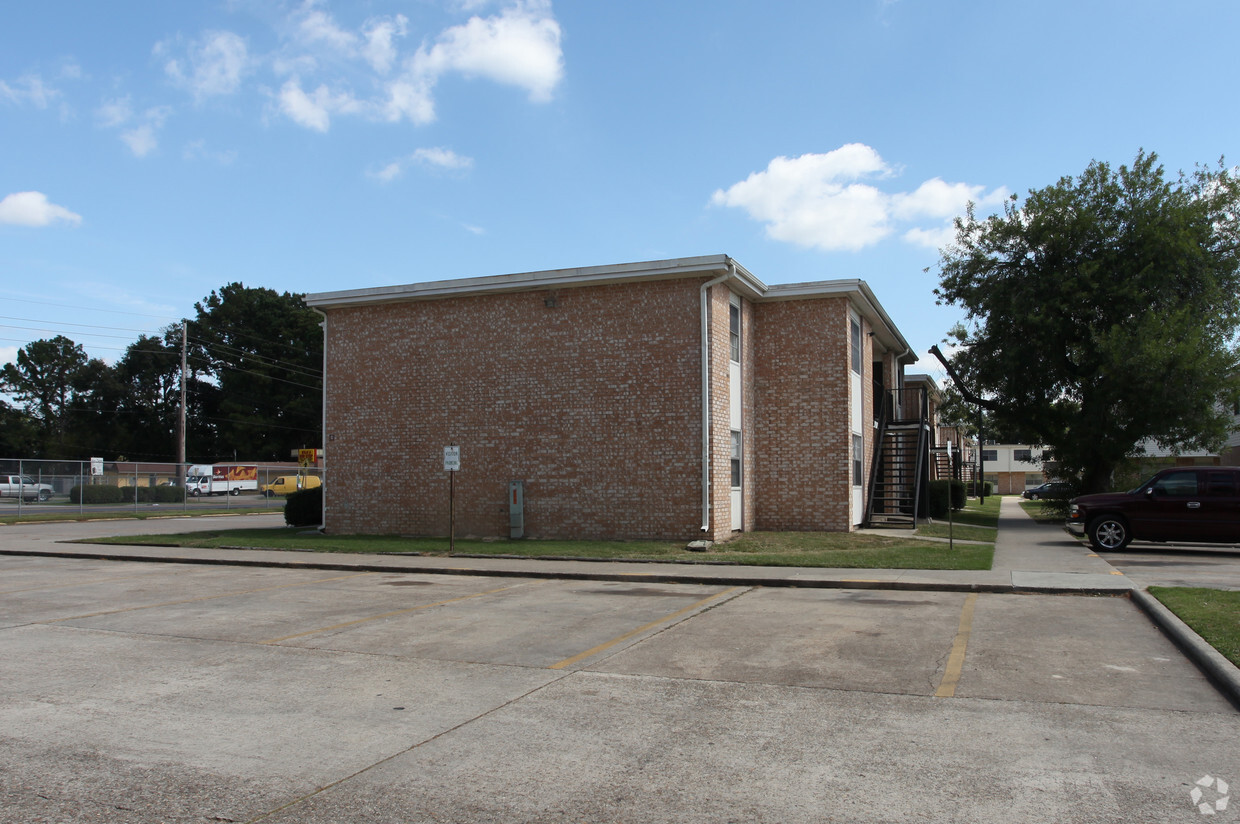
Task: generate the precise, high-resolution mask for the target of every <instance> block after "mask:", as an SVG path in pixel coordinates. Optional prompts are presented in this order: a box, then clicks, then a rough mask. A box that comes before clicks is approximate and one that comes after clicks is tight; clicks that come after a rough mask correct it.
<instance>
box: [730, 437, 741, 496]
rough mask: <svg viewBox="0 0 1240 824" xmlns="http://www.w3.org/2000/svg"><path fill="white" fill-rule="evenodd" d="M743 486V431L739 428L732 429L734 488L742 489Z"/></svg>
mask: <svg viewBox="0 0 1240 824" xmlns="http://www.w3.org/2000/svg"><path fill="white" fill-rule="evenodd" d="M740 486H741V433H740V431H739V430H736V429H733V430H732V488H733V489H740Z"/></svg>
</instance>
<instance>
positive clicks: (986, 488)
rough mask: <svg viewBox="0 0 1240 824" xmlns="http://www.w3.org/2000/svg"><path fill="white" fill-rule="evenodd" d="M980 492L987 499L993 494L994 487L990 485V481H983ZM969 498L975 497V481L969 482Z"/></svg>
mask: <svg viewBox="0 0 1240 824" xmlns="http://www.w3.org/2000/svg"><path fill="white" fill-rule="evenodd" d="M982 490H983V491H984V492H985V493H986V497H987V498H989V497H990V496H991V495H994V494H995V492H994V487H993V486H992V485H991V483H990V481H984V482H983V483H982ZM969 497H970V498H976V497H977V481H969Z"/></svg>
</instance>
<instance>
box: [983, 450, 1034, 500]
mask: <svg viewBox="0 0 1240 824" xmlns="http://www.w3.org/2000/svg"><path fill="white" fill-rule="evenodd" d="M1043 451H1044V450H1043V448H1042V447H1040V446H1030V445H1029V444H1012V443H988V444H983V445H982V462H983V466H982V472H983V473H984V475H983V479H984V480H985V481H987V482H988V483H989V484H990V485H991V487H990V488H991V490H992V491H993V492H994V493H996V494H998V495H1019V494H1020V493H1022V492H1024V491H1025V490H1026V489H1029V488H1031V487H1035V486H1038V485H1039V484H1043V483H1046V482H1047V481H1048V480H1050V478H1048V477H1046V472H1045V470H1044V468H1043V465H1042V461H1043V458H1042V453H1043Z"/></svg>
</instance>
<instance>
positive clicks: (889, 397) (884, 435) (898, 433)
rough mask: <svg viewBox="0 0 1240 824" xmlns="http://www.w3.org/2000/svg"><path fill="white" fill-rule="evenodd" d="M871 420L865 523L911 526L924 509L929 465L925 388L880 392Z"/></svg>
mask: <svg viewBox="0 0 1240 824" xmlns="http://www.w3.org/2000/svg"><path fill="white" fill-rule="evenodd" d="M877 424H878V431H877V435H876V437H875V439H874V460H873V461H872V462H871V464H870V466H871V467H872V469H871V472H870V485H869V494H868V496H867V498H866V507H865V525H866V526H869V527H905V528H908V529H915V528H916V527H917V519H918V517H920V516H921V515H922V513H923V512H924V511H925V496H926V494H927V492H926V491H927V487H928V482H929V475H930V466H931V464H930V421H929V407H928V402H927V398H926V394H925V390H923V389H920V388H918V389H892V390H889V391H886V392H884V393H883V397H882V403H881V405H880V409H879V414H878V419H877ZM944 457H946V456H944ZM949 472H950V470H949ZM948 477H950V475H949V476H948Z"/></svg>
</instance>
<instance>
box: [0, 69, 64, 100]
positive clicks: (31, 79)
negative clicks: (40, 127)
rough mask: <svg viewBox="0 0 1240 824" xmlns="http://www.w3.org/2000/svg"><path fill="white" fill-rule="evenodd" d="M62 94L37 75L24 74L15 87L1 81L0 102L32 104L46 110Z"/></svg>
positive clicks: (15, 83) (15, 82)
mask: <svg viewBox="0 0 1240 824" xmlns="http://www.w3.org/2000/svg"><path fill="white" fill-rule="evenodd" d="M59 96H60V92H58V91H56V90H55V89H53V88H51V87H50V86H47V85H46V84H44V82H43V78H42V77H40V76H39V75H37V74H24V75H22V76H21V77H19V78H17V80H15V81H13V85H9V84H8V83H6V82H4V81H3V80H0V100H9V101H11V102H13V103H18V104H21V103H30V104H32V105H33V106H34V107H35V108H37V109H46V108H47V107H48V105H49V104H50V103H51V102H52V101H53V100H54V99H56V98H57V97H59Z"/></svg>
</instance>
